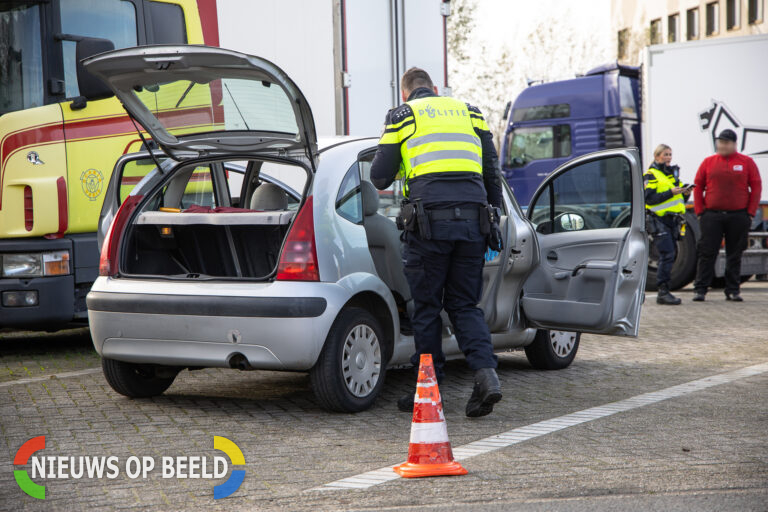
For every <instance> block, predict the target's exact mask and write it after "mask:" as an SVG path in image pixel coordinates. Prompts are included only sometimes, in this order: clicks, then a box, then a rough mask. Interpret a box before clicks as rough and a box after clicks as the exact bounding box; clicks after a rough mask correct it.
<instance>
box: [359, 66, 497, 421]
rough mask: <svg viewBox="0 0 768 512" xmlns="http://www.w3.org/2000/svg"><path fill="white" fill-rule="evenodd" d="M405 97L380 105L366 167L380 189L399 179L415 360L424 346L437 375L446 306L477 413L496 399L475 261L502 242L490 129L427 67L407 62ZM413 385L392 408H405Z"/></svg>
mask: <svg viewBox="0 0 768 512" xmlns="http://www.w3.org/2000/svg"><path fill="white" fill-rule="evenodd" d="M401 90H402V98H403V102H404V103H403V104H402V105H400V106H399V107H397V108H394V109H392V110H390V111H389V112H388V113H387V116H386V120H385V127H384V133H383V134H382V136H381V139H380V140H379V146H378V150H377V152H376V156H375V158H374V160H373V164H372V167H371V181H372V182H373V184H374V185H375V186H376V187H377V188H379V189H385V188H387V187H388V186H390V185H391V184H392V182H393V181H394V180H395V179H396V178H398V177H399V178H401V179H402V180H403V194H404V196H405V197H406V199H405V200H404V202H403V205H402V208H401V214H400V217H399V218H398V226H399V227H401V229H403V230H404V236H403V239H404V241H405V255H404V260H405V276H406V278H407V280H408V284H409V286H410V289H411V294H412V296H413V300H414V310H413V317H412V319H411V321H412V326H413V331H414V340H415V345H416V353H415V354H414V355H413V356H412V357H411V362H412V363H413V364H414V365H417V364H418V362H419V356H420V354H425V353H428V354H432V357H433V360H434V362H435V371H436V373H437V378H438V382H440V381H441V380H442V378H443V376H444V369H443V366H444V363H445V355H444V354H443V350H442V322H441V319H440V311H441V310H442V309H445V311H446V312H447V313H448V316H449V318H450V320H451V324H452V325H453V328H454V331H455V333H456V338H457V341H458V343H459V347H460V348H461V350H462V351H463V352H464V355H465V357H466V360H467V364H468V365H469V367H470V368H471V369H472V370H474V388H473V391H472V395H471V397H470V399H469V402H468V403H467V407H466V414H467V416H470V417H474V416H484V415H486V414H489V413H491V412H492V411H493V406H494V404H495V403H497V402H498V401H499V400H501V385H500V383H499V379H498V377H497V375H496V370H495V368H496V366H497V362H496V361H497V360H496V356H495V355H494V354H493V346H492V344H491V335H490V332H489V330H488V325H487V324H486V323H485V319H484V315H483V311H482V310H481V309H480V308H479V307H478V303H479V302H480V298H481V293H482V286H483V283H482V276H483V264H484V263H485V252H486V249H487V248H488V247H490V248H491V249H494V250H500V249H501V243H502V242H501V235H500V232H499V230H498V216H499V210H498V208H499V207H501V202H502V190H501V181H500V178H499V171H498V165H497V158H498V157H497V155H496V150H495V148H494V146H493V139H492V135H491V132H490V131H489V129H488V125H487V124H486V122H485V120H484V118H483V115H482V114H481V113H480V111H479V110H478V109H477V108H475V107H472V106H470V105H468V104H466V103H464V102H461V101H459V100H456V99H453V98H448V97H440V96H438V95H437V88H436V87H435V86H434V85H433V84H432V80H431V79H430V77H429V75H428V74H427V72H426V71H424V70H422V69H418V68H411V69H409V70H408V71H406V72H405V73H404V74H403V77H402V80H401ZM414 394H415V393H414V392H413V391H412V392H410V393H408V394H407V395H405V396H403V397H401V398H400V400H399V401H398V407H399V408H400V409H401V410H403V411H412V410H413V399H414Z"/></svg>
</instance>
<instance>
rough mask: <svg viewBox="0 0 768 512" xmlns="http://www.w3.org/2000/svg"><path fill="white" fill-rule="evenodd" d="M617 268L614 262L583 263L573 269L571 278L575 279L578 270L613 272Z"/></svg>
mask: <svg viewBox="0 0 768 512" xmlns="http://www.w3.org/2000/svg"><path fill="white" fill-rule="evenodd" d="M617 266H618V265H617V264H616V262H615V261H585V262H583V263H579V264H578V265H576V266H575V267H573V270H572V271H571V277H576V274H578V273H579V271H580V270H584V269H592V270H610V271H614V272H615V271H616V267H617Z"/></svg>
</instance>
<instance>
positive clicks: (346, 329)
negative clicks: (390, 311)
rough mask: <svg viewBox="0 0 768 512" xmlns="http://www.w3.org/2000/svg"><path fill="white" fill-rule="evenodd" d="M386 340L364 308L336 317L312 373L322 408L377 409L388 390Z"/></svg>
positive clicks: (314, 386)
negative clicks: (375, 406)
mask: <svg viewBox="0 0 768 512" xmlns="http://www.w3.org/2000/svg"><path fill="white" fill-rule="evenodd" d="M383 343H384V336H383V334H382V329H381V326H380V325H379V322H378V320H376V318H375V317H374V316H373V315H372V314H371V313H369V312H368V311H366V310H365V309H362V308H357V307H350V308H345V309H343V310H342V311H341V313H339V316H338V317H336V321H334V323H333V326H332V327H331V330H330V331H329V332H328V337H327V338H326V340H325V345H324V346H323V350H322V352H320V357H319V358H318V360H317V362H316V363H315V366H313V367H312V369H311V370H310V372H309V377H310V382H311V385H312V391H313V392H314V394H315V396H316V397H317V400H318V402H320V405H321V406H322V407H323V408H324V409H327V410H330V411H335V412H360V411H364V410H366V409H368V408H369V407H371V405H373V402H374V401H375V400H376V397H377V396H378V395H379V393H380V392H381V389H382V387H383V386H384V377H385V375H386V360H385V350H384V346H383Z"/></svg>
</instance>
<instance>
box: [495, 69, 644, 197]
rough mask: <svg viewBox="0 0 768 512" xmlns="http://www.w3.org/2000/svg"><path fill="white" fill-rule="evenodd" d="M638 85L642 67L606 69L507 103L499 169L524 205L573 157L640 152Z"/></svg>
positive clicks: (546, 86)
mask: <svg viewBox="0 0 768 512" xmlns="http://www.w3.org/2000/svg"><path fill="white" fill-rule="evenodd" d="M639 80H640V68H638V67H632V66H623V65H619V64H616V63H613V64H607V65H603V66H600V67H597V68H594V69H592V70H590V71H588V72H587V73H586V74H585V75H584V76H579V77H576V78H573V79H570V80H562V81H558V82H550V83H539V84H535V85H530V86H529V87H528V88H527V89H525V90H524V91H523V92H522V93H520V95H519V96H518V97H517V99H515V101H514V103H512V102H510V103H509V104H507V112H506V114H505V118H506V119H507V127H506V130H505V133H504V138H503V140H502V145H501V168H502V173H503V175H504V178H505V179H506V180H507V183H509V185H510V187H512V190H513V192H514V193H515V197H516V198H517V200H518V202H519V203H520V204H522V205H527V204H528V203H529V202H530V200H531V197H532V195H533V193H534V192H535V191H536V189H537V188H538V186H539V184H540V183H541V182H542V180H543V179H544V178H545V177H546V176H547V175H549V173H551V172H552V171H553V170H555V169H556V168H557V167H558V166H560V165H561V164H563V163H565V162H566V161H568V160H570V159H572V158H575V157H577V156H581V155H584V154H587V153H591V152H593V151H598V150H601V149H611V148H618V147H640V134H641V129H640V121H641V120H640V112H641V109H640V82H639Z"/></svg>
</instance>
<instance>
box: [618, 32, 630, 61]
mask: <svg viewBox="0 0 768 512" xmlns="http://www.w3.org/2000/svg"><path fill="white" fill-rule="evenodd" d="M618 38H619V48H618V53H619V60H621V59H626V58H627V54H628V53H629V29H628V28H624V29H621V30H619V36H618Z"/></svg>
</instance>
